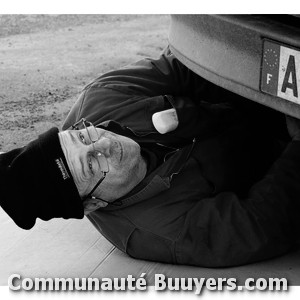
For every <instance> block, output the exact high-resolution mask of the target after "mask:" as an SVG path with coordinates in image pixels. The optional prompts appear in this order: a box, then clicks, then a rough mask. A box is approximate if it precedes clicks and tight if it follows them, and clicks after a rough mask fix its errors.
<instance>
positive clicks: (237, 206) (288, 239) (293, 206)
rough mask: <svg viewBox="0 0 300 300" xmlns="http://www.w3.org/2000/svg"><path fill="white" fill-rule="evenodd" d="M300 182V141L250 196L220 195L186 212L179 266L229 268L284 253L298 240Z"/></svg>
mask: <svg viewBox="0 0 300 300" xmlns="http://www.w3.org/2000/svg"><path fill="white" fill-rule="evenodd" d="M299 183H300V141H292V142H291V143H290V144H289V145H288V147H287V148H286V149H285V151H284V152H283V154H282V156H281V157H280V158H279V159H278V160H277V161H276V162H275V164H274V165H273V166H272V168H271V169H270V171H269V172H268V173H267V175H266V176H265V177H264V178H263V179H262V180H261V181H260V182H258V183H257V184H255V185H254V186H253V187H252V188H251V190H250V191H249V193H248V195H247V197H245V198H244V199H241V198H239V197H238V196H237V195H236V194H234V193H231V192H222V193H220V194H217V195H216V196H214V197H211V198H206V199H203V200H200V201H199V202H198V203H197V204H196V205H195V206H194V207H193V208H192V209H191V210H190V211H189V212H188V213H187V215H186V218H185V223H184V226H183V230H182V231H181V234H180V237H179V239H178V240H177V242H176V257H177V262H178V263H180V264H194V265H201V266H208V267H226V266H234V265H241V264H245V263H251V262H255V261H260V260H263V259H268V258H272V257H275V256H277V255H280V254H283V253H285V252H286V251H287V250H289V249H290V248H291V247H292V246H293V245H295V243H296V241H297V240H298V238H299V230H300V226H299V225H300V224H299V219H300V218H299V208H300V184H299Z"/></svg>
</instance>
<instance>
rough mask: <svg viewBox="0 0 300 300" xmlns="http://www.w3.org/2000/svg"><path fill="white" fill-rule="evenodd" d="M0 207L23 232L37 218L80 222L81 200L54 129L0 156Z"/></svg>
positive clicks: (56, 131) (82, 213)
mask: <svg viewBox="0 0 300 300" xmlns="http://www.w3.org/2000/svg"><path fill="white" fill-rule="evenodd" d="M0 204H1V207H2V208H3V209H4V210H5V211H6V213H7V214H8V215H9V216H10V217H11V218H12V219H13V220H14V222H15V223H16V224H17V225H18V226H19V227H21V228H23V229H30V228H32V227H33V226H34V224H35V221H36V219H37V218H40V219H42V220H44V221H47V220H50V219H52V218H64V219H69V218H76V219H81V218H83V216H84V210H83V205H82V200H81V198H80V196H79V193H78V190H77V188H76V185H75V183H74V181H73V178H72V175H71V172H70V170H69V167H68V164H67V161H66V159H65V157H64V154H63V151H62V148H61V145H60V141H59V137H58V129H57V128H52V129H50V130H49V131H47V132H45V133H44V134H41V135H40V136H39V138H38V139H36V140H34V141H32V142H30V143H29V144H28V145H27V146H25V147H23V148H18V149H14V150H12V151H9V152H7V153H4V154H0Z"/></svg>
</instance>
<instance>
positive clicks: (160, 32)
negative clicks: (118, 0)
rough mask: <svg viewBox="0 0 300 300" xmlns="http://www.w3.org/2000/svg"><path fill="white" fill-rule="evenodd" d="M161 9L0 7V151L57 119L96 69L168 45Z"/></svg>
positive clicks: (31, 136) (111, 66)
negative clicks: (51, 11)
mask: <svg viewBox="0 0 300 300" xmlns="http://www.w3.org/2000/svg"><path fill="white" fill-rule="evenodd" d="M169 21H170V19H169V16H165V15H0V151H8V150H10V149H12V148H15V147H20V146H22V145H24V144H26V143H27V142H28V141H30V140H32V139H34V138H36V136H37V135H38V134H39V133H42V132H43V131H45V130H47V129H49V128H50V127H52V126H58V127H60V125H61V123H62V120H63V119H64V118H65V117H66V115H67V113H68V111H69V109H70V107H71V106H72V104H73V103H74V101H75V100H76V98H77V97H78V94H79V92H80V90H81V89H82V88H83V87H84V85H85V84H87V83H88V82H89V81H90V80H92V79H93V78H95V77H97V76H99V75H100V74H102V73H104V72H106V71H109V70H112V69H116V68H119V67H121V66H124V65H127V64H129V63H131V62H134V61H136V60H139V59H141V58H143V57H146V56H148V57H157V56H158V55H159V53H160V52H161V51H162V50H163V48H164V47H165V46H166V45H167V37H168V27H169Z"/></svg>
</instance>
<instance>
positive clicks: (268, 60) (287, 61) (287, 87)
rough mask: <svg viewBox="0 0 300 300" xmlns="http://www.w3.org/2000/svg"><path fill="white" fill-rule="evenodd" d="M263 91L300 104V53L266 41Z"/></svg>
mask: <svg viewBox="0 0 300 300" xmlns="http://www.w3.org/2000/svg"><path fill="white" fill-rule="evenodd" d="M260 87H261V90H262V91H263V92H265V93H268V94H271V95H274V96H277V97H280V98H283V99H286V100H289V101H292V102H295V103H298V104H300V51H299V50H296V49H293V48H290V47H286V46H282V45H280V44H278V43H274V42H271V41H268V40H265V41H264V47H263V57H262V68H261V82H260Z"/></svg>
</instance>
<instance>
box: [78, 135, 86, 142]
mask: <svg viewBox="0 0 300 300" xmlns="http://www.w3.org/2000/svg"><path fill="white" fill-rule="evenodd" d="M78 135H79V138H80V140H81V142H82V143H83V144H85V145H86V141H85V137H84V135H83V134H82V132H79V134H78Z"/></svg>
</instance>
